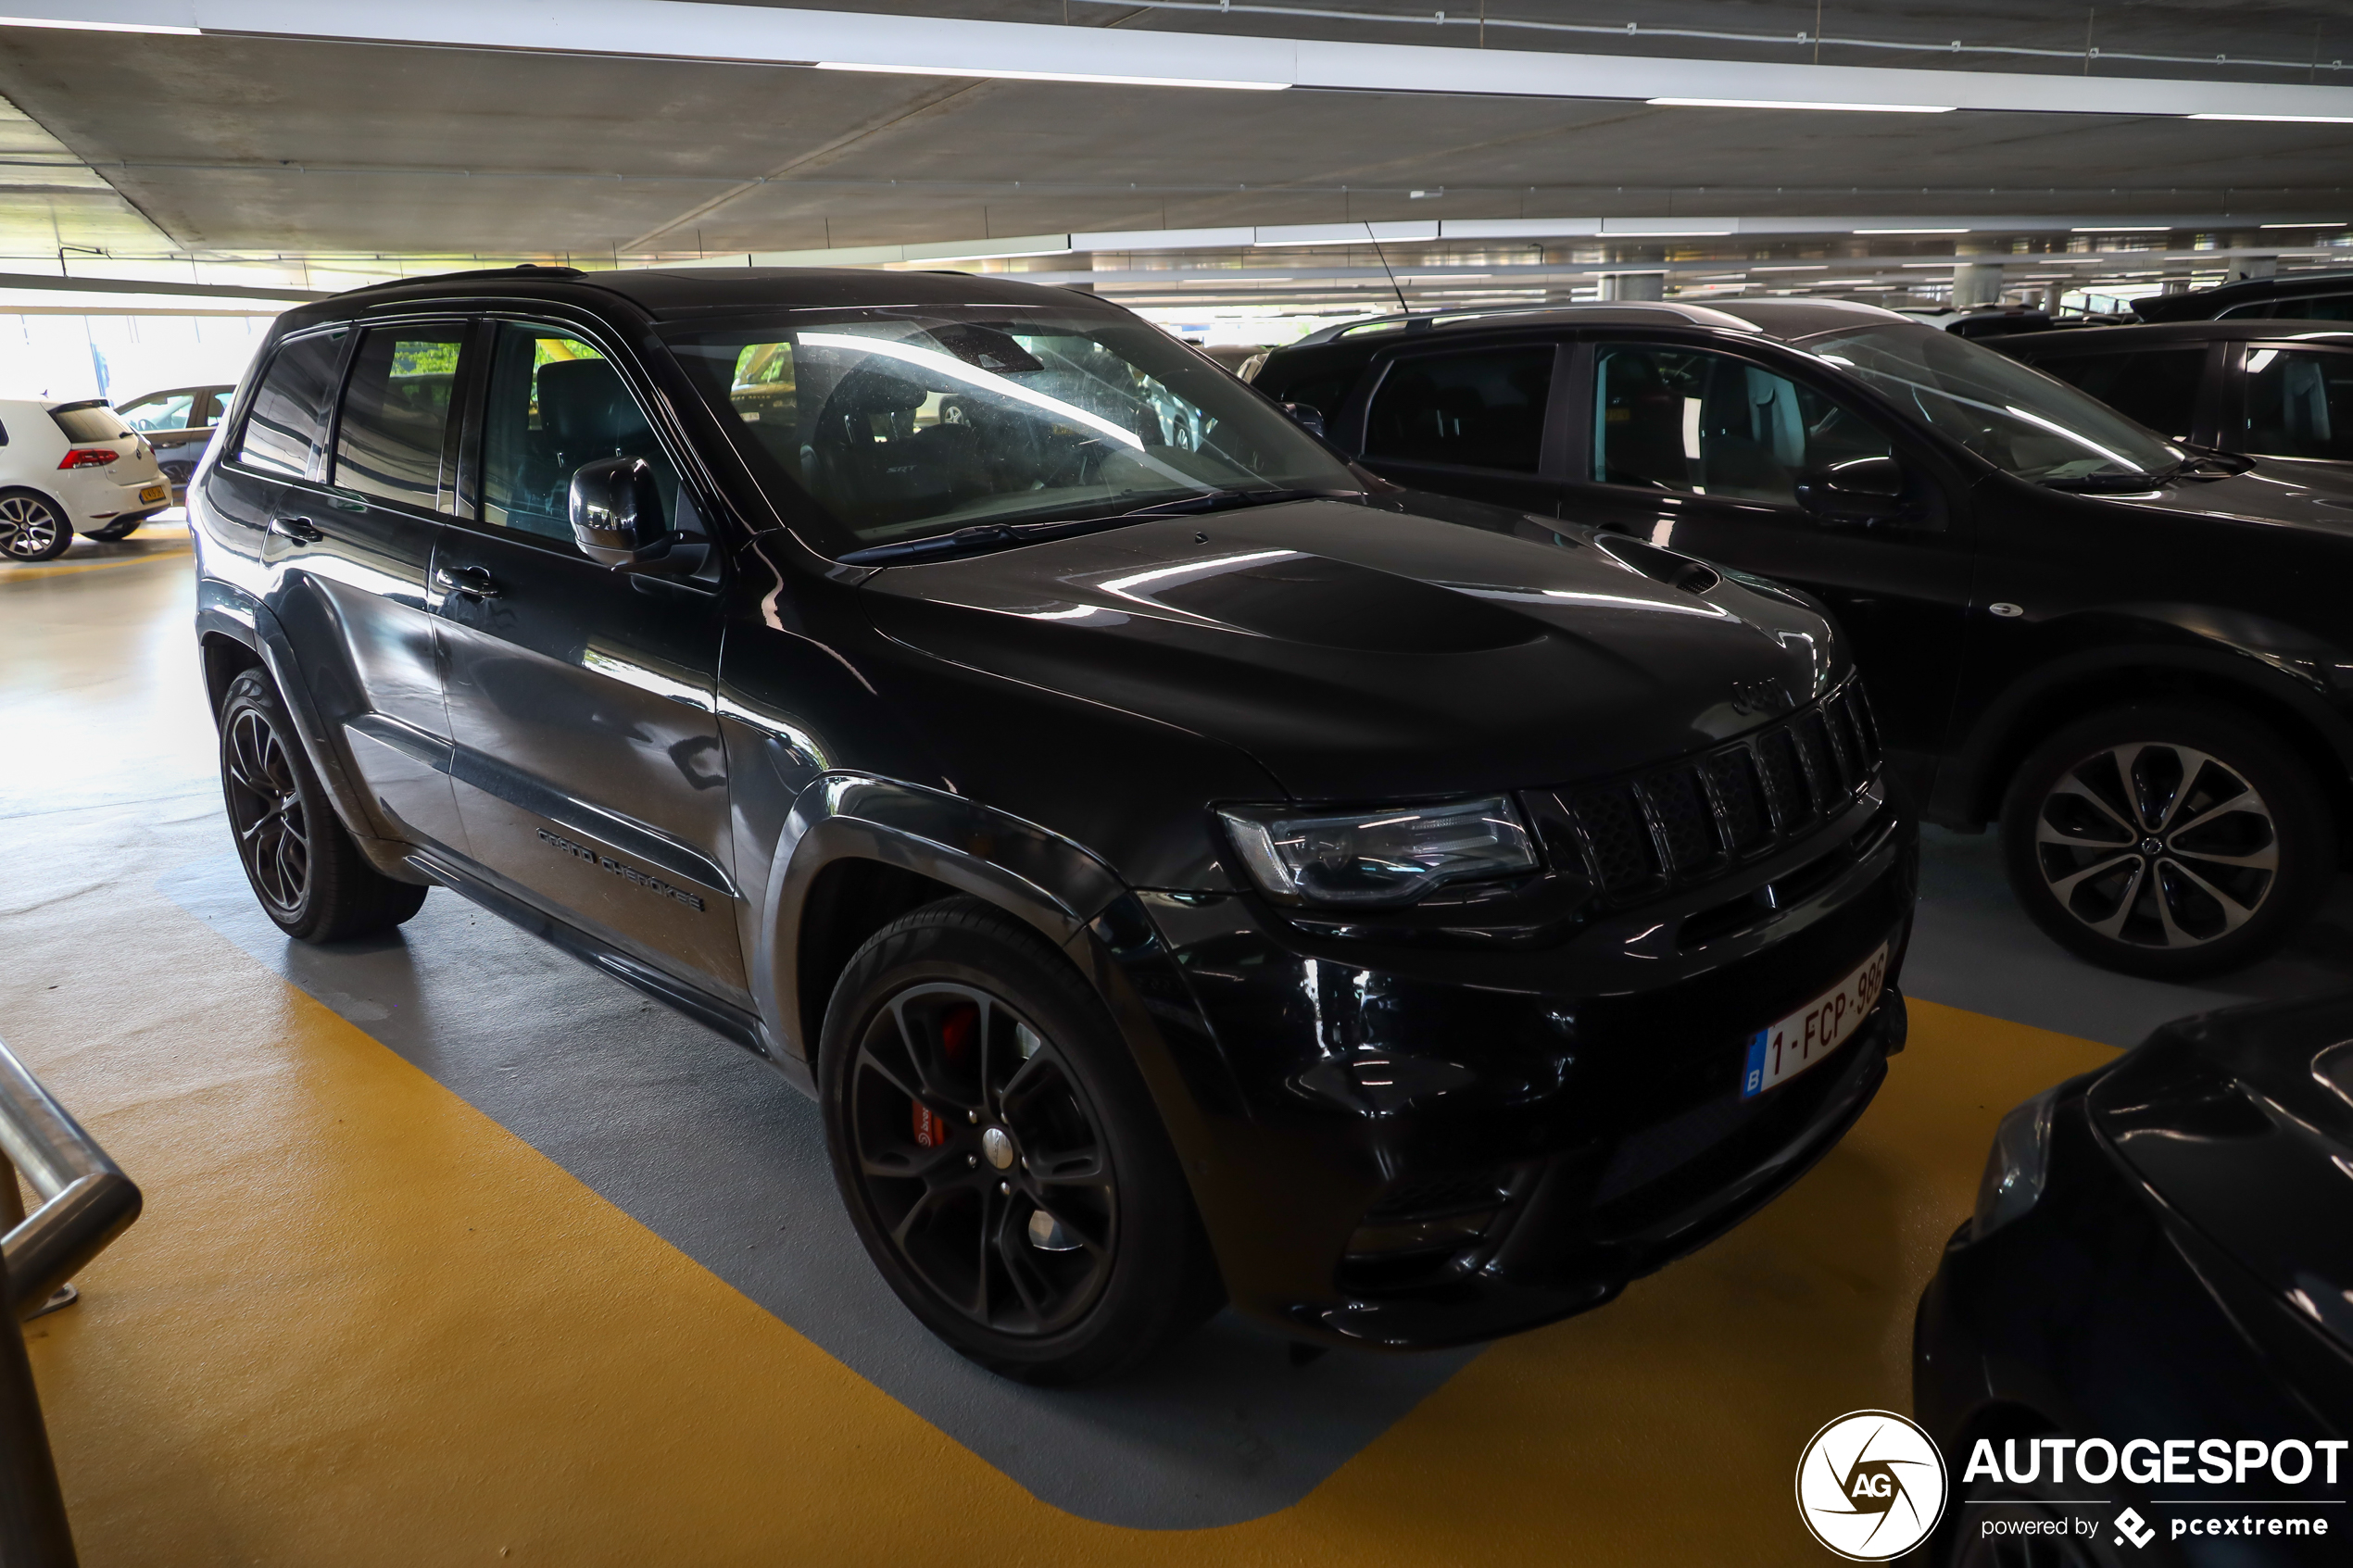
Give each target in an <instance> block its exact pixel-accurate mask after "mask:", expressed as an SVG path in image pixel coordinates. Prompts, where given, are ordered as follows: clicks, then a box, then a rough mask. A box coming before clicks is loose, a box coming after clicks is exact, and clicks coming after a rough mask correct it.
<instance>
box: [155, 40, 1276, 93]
mask: <svg viewBox="0 0 2353 1568" xmlns="http://www.w3.org/2000/svg"><path fill="white" fill-rule="evenodd" d="M190 31H194V30H193V29H191V30H190ZM817 69H819V70H871V71H881V72H883V73H885V74H886V75H890V76H986V77H1001V78H1003V79H1004V80H1006V81H1009V82H1104V83H1107V84H1108V85H1111V86H1114V87H1229V88H1232V89H1234V90H1235V91H1237V92H1242V93H1279V92H1281V91H1282V90H1283V89H1284V88H1286V87H1289V86H1290V82H1231V81H1227V80H1224V79H1222V78H1218V77H1209V76H1098V75H1096V74H1094V73H1093V72H1090V71H1076V70H1000V69H995V68H993V67H980V66H885V65H870V64H867V63H865V62H863V61H856V60H819V61H818V62H817Z"/></svg>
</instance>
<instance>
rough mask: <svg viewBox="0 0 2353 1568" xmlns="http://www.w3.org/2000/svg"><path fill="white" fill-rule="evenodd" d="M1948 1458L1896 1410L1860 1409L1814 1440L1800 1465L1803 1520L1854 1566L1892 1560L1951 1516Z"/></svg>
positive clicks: (1799, 1511)
mask: <svg viewBox="0 0 2353 1568" xmlns="http://www.w3.org/2000/svg"><path fill="white" fill-rule="evenodd" d="M1946 1490H1947V1483H1946V1479H1945V1474H1944V1456H1943V1455H1942V1454H1939V1453H1938V1452H1937V1451H1936V1445H1935V1444H1934V1443H1933V1442H1931V1441H1930V1439H1929V1436H1928V1434H1927V1433H1925V1432H1923V1431H1921V1430H1920V1429H1919V1427H1917V1426H1915V1425H1913V1424H1911V1423H1910V1422H1908V1421H1906V1420H1905V1419H1904V1418H1903V1417H1902V1416H1900V1415H1897V1414H1895V1413H1894V1411H1855V1412H1854V1413H1853V1414H1852V1415H1843V1416H1840V1417H1839V1418H1838V1419H1837V1420H1836V1421H1833V1422H1831V1424H1829V1425H1827V1426H1825V1427H1823V1428H1822V1429H1821V1430H1820V1431H1819V1432H1817V1433H1815V1434H1814V1436H1813V1440H1812V1441H1810V1442H1808V1443H1807V1444H1806V1451H1805V1452H1804V1453H1803V1454H1801V1455H1799V1456H1798V1461H1797V1516H1798V1517H1799V1518H1800V1519H1802V1520H1804V1521H1805V1522H1806V1528H1807V1529H1808V1530H1810V1531H1812V1532H1813V1534H1814V1538H1815V1539H1816V1540H1818V1541H1819V1542H1821V1543H1822V1545H1823V1546H1825V1547H1827V1548H1829V1549H1831V1551H1834V1552H1836V1553H1837V1554H1838V1555H1839V1556H1841V1557H1843V1558H1845V1559H1847V1560H1848V1561H1850V1562H1886V1561H1887V1560H1888V1559H1889V1558H1892V1557H1901V1556H1903V1555H1904V1553H1906V1552H1907V1551H1909V1550H1911V1549H1913V1548H1914V1547H1916V1546H1918V1545H1919V1544H1920V1542H1922V1541H1924V1540H1926V1539H1928V1537H1929V1535H1930V1533H1931V1531H1933V1530H1934V1529H1935V1528H1936V1522H1937V1521H1938V1520H1939V1519H1941V1518H1943V1517H1944V1498H1945V1493H1946Z"/></svg>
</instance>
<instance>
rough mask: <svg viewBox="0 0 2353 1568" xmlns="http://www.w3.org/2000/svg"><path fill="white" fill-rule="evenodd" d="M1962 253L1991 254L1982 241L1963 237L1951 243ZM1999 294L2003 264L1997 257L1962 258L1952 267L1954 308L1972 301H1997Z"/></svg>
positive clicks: (1985, 302) (1991, 302) (1977, 302)
mask: <svg viewBox="0 0 2353 1568" xmlns="http://www.w3.org/2000/svg"><path fill="white" fill-rule="evenodd" d="M1954 248H1955V250H1956V251H1957V254H1959V255H1962V256H1981V255H1991V254H1994V253H1992V252H1990V251H1988V250H1987V249H1986V247H1985V244H1984V242H1983V241H1978V242H1975V243H1972V242H1970V241H1968V240H1964V241H1962V242H1961V243H1960V244H1959V245H1957V246H1955V247H1954ZM2001 298H2002V264H2001V263H2000V262H1998V261H1994V262H1985V261H1964V262H1962V263H1961V264H1960V265H1958V266H1957V267H1955V268H1954V269H1953V308H1954V309H1956V310H1966V309H1968V308H1969V307H1970V306H1972V305H1997V304H1999V303H2001Z"/></svg>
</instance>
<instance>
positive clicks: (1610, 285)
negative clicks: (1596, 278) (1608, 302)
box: [1602, 272, 1667, 299]
mask: <svg viewBox="0 0 2353 1568" xmlns="http://www.w3.org/2000/svg"><path fill="white" fill-rule="evenodd" d="M1602 297H1603V298H1604V299H1665V298H1666V297H1667V274H1666V273H1664V272H1619V273H1617V274H1614V275H1613V276H1610V277H1607V278H1604V279H1603V280H1602Z"/></svg>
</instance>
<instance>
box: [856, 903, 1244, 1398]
mask: <svg viewBox="0 0 2353 1568" xmlns="http://www.w3.org/2000/svg"><path fill="white" fill-rule="evenodd" d="M818 1063H819V1066H818V1074H819V1080H820V1083H821V1085H822V1088H823V1100H824V1117H825V1134H826V1142H827V1144H828V1145H829V1146H830V1148H831V1151H832V1155H833V1165H834V1176H835V1180H836V1182H837V1184H838V1185H839V1186H840V1188H841V1194H842V1198H843V1201H844V1202H845V1203H847V1204H848V1205H849V1213H850V1219H851V1221H852V1222H853V1223H855V1225H856V1226H857V1230H858V1235H859V1239H860V1240H861V1241H862V1242H863V1243H864V1244H865V1247H866V1250H867V1252H868V1254H869V1255H870V1256H871V1257H872V1258H873V1259H874V1261H875V1267H876V1268H878V1269H879V1270H880V1271H881V1272H882V1275H883V1278H884V1279H885V1280H886V1281H887V1282H888V1283H889V1285H890V1286H891V1288H892V1289H893V1290H895V1291H896V1292H898V1294H899V1298H900V1300H902V1301H904V1302H905V1303H906V1304H907V1306H908V1308H909V1309H910V1310H911V1311H913V1312H914V1313H915V1315H916V1316H917V1317H919V1318H921V1319H922V1320H923V1322H924V1323H925V1326H927V1327H928V1328H930V1329H931V1331H932V1332H933V1333H935V1334H937V1335H938V1336H940V1337H941V1338H942V1339H945V1340H947V1341H948V1343H949V1344H950V1345H951V1346H953V1347H955V1348H956V1349H958V1350H959V1351H961V1352H963V1354H964V1355H966V1356H968V1357H970V1358H971V1359H972V1360H974V1361H978V1362H979V1363H980V1364H982V1365H983V1366H986V1367H988V1368H989V1369H990V1370H991V1371H994V1372H998V1373H1000V1374H1004V1375H1005V1376H1008V1377H1013V1378H1019V1379H1021V1380H1023V1381H1025V1382H1030V1383H1078V1382H1083V1381H1087V1380H1088V1379H1092V1378H1097V1377H1101V1376H1102V1375H1104V1374H1107V1373H1110V1372H1113V1371H1115V1370H1117V1369H1118V1368H1120V1367H1122V1366H1125V1365H1127V1364H1128V1363H1130V1362H1132V1361H1137V1360H1139V1359H1141V1358H1142V1357H1145V1356H1147V1355H1149V1354H1151V1352H1152V1351H1153V1350H1155V1349H1157V1348H1160V1347H1161V1346H1163V1345H1164V1344H1166V1343H1168V1342H1169V1341H1171V1340H1173V1339H1175V1338H1176V1337H1177V1336H1180V1335H1182V1334H1184V1333H1186V1332H1188V1331H1189V1330H1190V1329H1191V1328H1192V1327H1193V1326H1194V1325H1195V1324H1196V1323H1199V1322H1200V1321H1201V1320H1202V1318H1203V1317H1205V1316H1207V1315H1208V1313H1209V1312H1210V1311H1213V1310H1214V1308H1215V1306H1216V1305H1217V1303H1218V1301H1219V1299H1220V1298H1221V1295H1222V1293H1221V1292H1220V1291H1219V1290H1218V1288H1217V1285H1216V1270H1215V1265H1214V1263H1212V1262H1211V1261H1210V1259H1209V1255H1208V1246H1207V1242H1206V1238H1205V1237H1204V1236H1203V1235H1202V1229H1201V1222H1200V1220H1199V1218H1198V1217H1197V1216H1196V1215H1195V1213H1194V1211H1193V1205H1192V1198H1191V1195H1190V1193H1189V1191H1188V1189H1187V1187H1186V1184H1185V1178H1184V1173H1183V1171H1182V1170H1181V1168H1180V1167H1179V1166H1178V1164H1177V1161H1176V1153H1175V1151H1174V1150H1173V1149H1172V1148H1170V1147H1169V1144H1168V1139H1167V1135H1166V1134H1165V1133H1164V1131H1163V1129H1162V1127H1161V1125H1160V1119H1159V1115H1158V1112H1157V1111H1156V1110H1155V1109H1154V1107H1153V1105H1152V1102H1151V1095H1150V1093H1149V1092H1148V1091H1147V1090H1146V1089H1145V1087H1144V1083H1143V1079H1142V1076H1141V1074H1140V1073H1138V1072H1137V1071H1136V1067H1135V1063H1134V1061H1133V1060H1132V1059H1130V1057H1129V1056H1128V1054H1127V1050H1126V1045H1125V1043H1124V1042H1123V1041H1122V1040H1121V1039H1120V1037H1119V1035H1118V1033H1117V1031H1116V1029H1115V1028H1114V1026H1113V1024H1112V1022H1111V1020H1110V1019H1109V1018H1108V1017H1106V1016H1104V1014H1103V1011H1102V1008H1101V1003H1100V1002H1098V1001H1097V1000H1096V999H1095V997H1093V996H1092V995H1091V993H1089V992H1088V989H1087V986H1086V984H1085V982H1083V981H1082V980H1081V979H1080V978H1079V977H1078V975H1077V974H1076V972H1073V971H1072V970H1071V968H1070V966H1069V965H1068V964H1067V963H1066V962H1065V961H1063V959H1062V958H1061V956H1060V955H1058V954H1057V953H1055V952H1054V951H1053V949H1052V948H1051V947H1048V946H1047V945H1046V944H1045V943H1044V942H1042V941H1041V940H1039V939H1038V936H1037V935H1035V934H1034V933H1032V932H1031V931H1030V930H1029V929H1028V928H1027V927H1026V926H1025V925H1023V924H1022V923H1021V922H1019V921H1017V920H1015V919H1013V917H1012V916H1009V915H1007V914H1006V913H1004V912H1003V911H1002V910H1000V909H996V908H994V907H992V906H990V905H988V904H985V903H983V902H981V901H980V900H978V899H976V898H950V899H947V900H945V901H943V902H941V903H937V904H932V905H927V906H925V908H923V909H917V910H915V911H914V912H913V913H912V914H909V915H905V916H902V917H901V918H900V919H899V920H897V921H895V922H892V923H891V924H889V925H887V926H885V927H884V928H883V929H882V930H881V931H879V932H877V933H875V935H874V936H873V937H872V938H871V939H869V940H868V941H867V942H866V944H865V945H864V946H863V947H861V948H860V949H859V951H858V954H857V956H856V957H855V958H853V959H852V960H850V963H849V969H848V970H847V971H846V972H844V973H843V975H842V978H841V981H840V983H839V984H838V985H837V987H836V988H835V991H834V996H833V1003H832V1006H831V1007H830V1008H828V1009H827V1010H826V1013H825V1028H824V1040H823V1041H822V1043H821V1044H820V1046H819V1048H818Z"/></svg>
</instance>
